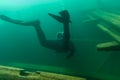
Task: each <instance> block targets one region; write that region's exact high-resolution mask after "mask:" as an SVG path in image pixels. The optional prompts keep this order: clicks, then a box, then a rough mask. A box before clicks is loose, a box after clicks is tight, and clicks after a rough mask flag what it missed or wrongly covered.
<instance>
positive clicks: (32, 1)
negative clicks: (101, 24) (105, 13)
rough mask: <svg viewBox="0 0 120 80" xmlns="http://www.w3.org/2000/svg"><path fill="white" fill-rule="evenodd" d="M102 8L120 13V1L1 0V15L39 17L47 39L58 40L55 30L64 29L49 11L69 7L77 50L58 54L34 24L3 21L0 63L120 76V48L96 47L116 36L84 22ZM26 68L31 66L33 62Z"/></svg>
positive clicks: (0, 28)
mask: <svg viewBox="0 0 120 80" xmlns="http://www.w3.org/2000/svg"><path fill="white" fill-rule="evenodd" d="M99 7H102V8H106V9H109V10H111V11H112V10H113V11H114V10H116V9H117V10H118V12H119V10H120V1H119V0H1V1H0V15H2V14H4V15H7V16H9V17H11V18H13V19H18V20H22V21H32V20H36V19H39V20H40V22H41V27H42V29H43V31H44V33H45V35H46V37H47V39H50V40H52V39H56V33H57V32H60V31H63V27H62V24H61V23H58V22H56V21H55V20H53V19H52V18H51V17H50V16H48V13H53V14H58V12H59V11H61V10H64V9H67V10H68V11H69V12H70V16H71V21H72V22H71V23H70V32H71V33H70V34H71V40H73V42H74V44H75V48H76V53H75V55H74V56H73V57H71V58H69V59H67V58H66V55H67V54H60V53H56V52H55V51H53V50H50V49H47V48H44V47H42V46H41V45H40V43H39V40H38V38H37V35H36V31H35V29H34V28H33V27H31V26H30V27H28V26H27V27H26V26H21V25H16V24H13V23H9V22H6V21H2V20H0V64H1V65H12V66H17V67H22V66H20V64H21V65H24V63H26V64H33V65H44V66H53V67H59V68H63V69H65V70H68V72H67V71H59V70H58V71H57V70H54V69H53V70H51V71H53V72H61V73H62V74H69V75H75V76H83V77H86V78H87V77H90V78H94V77H95V78H96V76H97V77H106V76H107V77H113V78H119V76H120V62H119V61H120V51H98V50H97V48H96V45H97V44H98V43H102V42H107V41H114V39H113V38H112V37H111V36H109V35H108V34H106V33H104V32H103V31H101V30H100V29H99V28H97V27H96V26H95V25H94V23H89V24H83V20H85V19H86V14H87V12H89V11H90V10H93V9H97V8H99ZM17 63H19V65H17ZM15 64H16V65H15ZM26 66H27V65H26ZM27 67H28V68H29V67H30V65H29V66H27ZM27 67H26V68H27ZM23 68H24V67H23ZM30 68H31V67H30ZM47 70H49V69H47ZM114 80H115V79H114Z"/></svg>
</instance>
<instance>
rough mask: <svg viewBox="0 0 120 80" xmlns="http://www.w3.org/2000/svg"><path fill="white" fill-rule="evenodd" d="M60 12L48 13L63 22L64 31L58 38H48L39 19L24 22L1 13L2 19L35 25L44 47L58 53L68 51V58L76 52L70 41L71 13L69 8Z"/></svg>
mask: <svg viewBox="0 0 120 80" xmlns="http://www.w3.org/2000/svg"><path fill="white" fill-rule="evenodd" d="M59 14H60V16H58V15H54V14H51V13H48V15H49V16H51V17H52V18H53V19H55V20H57V21H58V22H60V23H62V24H63V27H64V31H63V32H59V33H58V34H57V38H58V39H57V40H47V39H46V37H45V34H44V32H43V30H42V29H41V26H40V21H39V20H34V21H30V22H23V21H20V20H15V19H11V18H9V17H7V16H5V15H0V19H2V20H5V21H8V22H11V23H14V24H19V25H23V26H33V27H34V28H35V30H36V33H37V36H38V39H39V41H40V44H41V45H42V46H43V47H45V48H49V49H52V50H55V51H56V52H58V53H64V52H65V53H68V56H67V58H70V57H72V56H73V55H74V52H75V48H74V45H73V43H72V42H71V41H70V31H69V23H70V15H69V12H68V11H67V10H63V11H60V12H59Z"/></svg>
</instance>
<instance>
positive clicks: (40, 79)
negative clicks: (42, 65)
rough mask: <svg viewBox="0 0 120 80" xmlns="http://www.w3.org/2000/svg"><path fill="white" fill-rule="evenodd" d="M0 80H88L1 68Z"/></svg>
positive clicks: (6, 67)
mask: <svg viewBox="0 0 120 80" xmlns="http://www.w3.org/2000/svg"><path fill="white" fill-rule="evenodd" d="M0 80H86V79H85V78H80V77H75V76H69V75H63V74H57V73H50V72H43V71H35V72H30V71H25V70H24V69H21V68H15V67H8V66H0Z"/></svg>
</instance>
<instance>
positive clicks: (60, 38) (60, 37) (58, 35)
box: [57, 32, 64, 40]
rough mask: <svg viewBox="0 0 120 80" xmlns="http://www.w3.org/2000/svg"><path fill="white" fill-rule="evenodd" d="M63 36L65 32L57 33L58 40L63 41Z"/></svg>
mask: <svg viewBox="0 0 120 80" xmlns="http://www.w3.org/2000/svg"><path fill="white" fill-rule="evenodd" d="M63 34H64V32H58V33H57V39H58V40H62V39H63Z"/></svg>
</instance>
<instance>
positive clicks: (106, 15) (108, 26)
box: [84, 9, 120, 51]
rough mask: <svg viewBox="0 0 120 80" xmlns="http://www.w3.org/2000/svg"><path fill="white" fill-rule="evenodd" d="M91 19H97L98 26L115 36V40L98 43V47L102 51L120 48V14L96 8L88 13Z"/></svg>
mask: <svg viewBox="0 0 120 80" xmlns="http://www.w3.org/2000/svg"><path fill="white" fill-rule="evenodd" d="M87 16H88V17H89V19H88V20H85V21H84V22H89V21H95V24H96V26H97V27H98V28H99V29H101V30H102V31H104V32H105V33H107V34H108V35H110V36H111V37H112V38H114V41H110V42H104V43H100V44H98V45H97V46H96V47H97V49H98V50H102V51H118V50H120V15H119V14H117V13H114V12H109V11H106V10H100V9H97V10H94V11H91V12H90V13H89V14H88V15H87Z"/></svg>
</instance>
